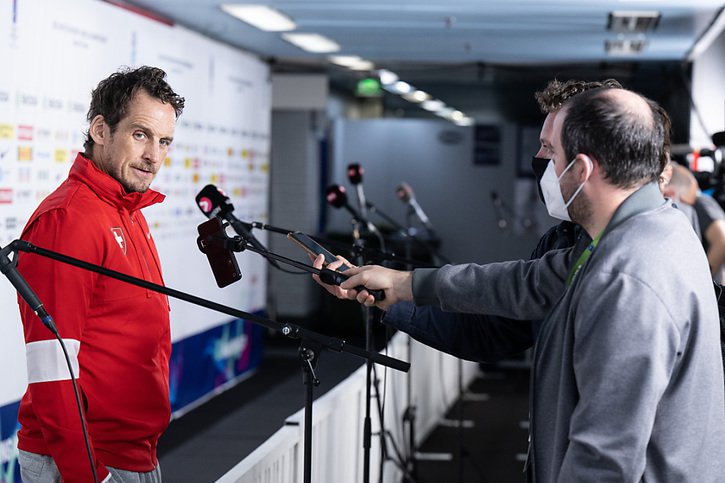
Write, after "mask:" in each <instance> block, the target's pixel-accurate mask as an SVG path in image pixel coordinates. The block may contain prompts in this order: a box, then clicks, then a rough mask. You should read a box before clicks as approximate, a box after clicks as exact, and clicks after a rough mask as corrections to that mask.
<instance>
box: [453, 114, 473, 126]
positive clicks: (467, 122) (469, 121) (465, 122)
mask: <svg viewBox="0 0 725 483" xmlns="http://www.w3.org/2000/svg"><path fill="white" fill-rule="evenodd" d="M453 122H454V123H455V124H456V125H457V126H473V123H474V120H473V118H472V117H467V116H466V117H463V118H461V119H459V120H457V121H453Z"/></svg>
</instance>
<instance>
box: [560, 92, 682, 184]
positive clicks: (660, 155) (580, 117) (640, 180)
mask: <svg viewBox="0 0 725 483" xmlns="http://www.w3.org/2000/svg"><path fill="white" fill-rule="evenodd" d="M616 91H620V92H621V90H620V89H594V90H591V91H587V92H584V93H582V94H580V95H577V96H574V97H573V98H571V99H570V100H569V101H567V103H566V105H565V107H564V109H565V110H566V119H564V124H563V126H562V130H561V141H562V144H563V146H564V151H565V153H566V157H567V160H571V159H574V157H575V156H576V155H577V154H580V153H581V154H586V155H588V156H591V157H592V158H594V159H596V160H597V162H598V163H599V166H600V167H601V169H602V171H603V176H604V178H605V179H607V180H608V181H609V182H610V183H611V184H613V185H615V186H617V187H619V188H623V189H629V188H634V187H637V186H641V185H642V184H645V183H648V182H651V181H657V180H658V179H659V175H660V173H661V172H662V169H663V168H664V166H663V165H662V161H663V159H664V158H665V155H664V149H665V148H664V145H665V138H666V136H665V121H664V119H663V118H662V116H665V118H666V119H667V121H669V117H667V113H666V112H665V111H664V110H663V109H661V108H659V106H658V105H657V103H655V102H654V101H651V100H649V99H647V98H645V97H643V96H641V97H642V99H643V100H644V101H645V102H646V103H647V105H648V107H649V109H645V110H642V112H640V111H638V110H636V109H632V108H631V106H629V105H627V104H626V103H624V102H618V101H617V99H615V97H614V93H615V92H616Z"/></svg>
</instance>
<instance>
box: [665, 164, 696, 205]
mask: <svg viewBox="0 0 725 483" xmlns="http://www.w3.org/2000/svg"><path fill="white" fill-rule="evenodd" d="M697 191H698V187H697V180H696V179H695V175H694V174H692V172H691V171H690V170H689V169H687V168H686V167H684V166H682V165H681V164H677V163H672V176H671V177H670V182H669V183H667V186H665V190H664V194H665V196H667V197H669V198H672V199H674V200H676V201H682V202H683V203H687V204H688V205H692V204H694V203H695V199H696V198H697Z"/></svg>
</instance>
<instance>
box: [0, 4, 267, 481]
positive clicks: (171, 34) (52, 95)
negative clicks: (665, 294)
mask: <svg viewBox="0 0 725 483" xmlns="http://www.w3.org/2000/svg"><path fill="white" fill-rule="evenodd" d="M0 62H1V63H2V67H1V68H0V72H1V73H2V74H1V75H0V245H2V246H5V245H7V244H8V243H9V242H10V241H12V240H14V239H16V238H18V237H19V235H20V232H21V230H22V227H23V226H24V225H25V223H26V222H27V220H28V217H29V216H30V214H31V213H32V211H33V209H34V208H35V207H36V206H37V205H38V203H39V202H40V201H41V200H42V199H43V198H44V197H45V196H47V195H48V194H49V193H50V192H51V191H53V189H55V187H57V186H58V184H59V183H60V182H61V181H62V180H63V179H65V177H66V176H67V173H68V170H69V168H70V166H71V164H72V162H73V159H74V158H75V156H76V154H77V153H78V150H80V149H82V146H83V140H84V134H85V130H86V129H87V121H86V119H85V116H86V112H87V109H88V104H89V102H90V93H91V90H92V89H93V87H94V86H95V85H96V84H97V83H98V81H99V80H100V79H102V78H104V77H106V76H108V75H109V74H110V73H112V72H114V71H116V70H118V68H119V67H121V66H130V67H136V66H139V65H154V66H157V67H161V68H162V69H164V70H165V71H166V72H167V73H168V79H169V83H170V84H171V85H172V87H173V88H174V89H175V90H176V91H177V92H179V93H180V94H181V95H183V96H184V97H185V98H186V109H185V111H184V113H183V115H182V116H181V118H180V119H179V122H178V126H177V129H176V133H175V139H174V143H173V145H172V148H171V150H170V152H169V156H168V158H167V159H166V160H165V161H164V166H163V168H162V169H161V171H160V172H159V175H158V177H157V179H156V181H155V182H154V184H153V185H152V187H153V188H154V189H156V190H158V191H160V192H162V193H164V194H165V195H166V196H167V198H166V201H165V202H164V203H162V204H160V205H156V206H154V207H151V208H148V209H146V210H144V213H145V215H146V217H147V219H148V221H149V224H150V226H151V231H152V234H153V236H154V238H155V241H156V244H157V246H158V250H159V254H160V256H161V261H162V264H163V269H164V279H165V282H166V284H167V285H168V286H169V287H173V288H176V289H178V290H182V291H185V292H190V293H192V294H194V295H197V296H200V297H204V298H208V299H211V300H213V301H216V302H219V303H222V304H226V305H230V306H233V307H235V308H238V309H241V310H244V311H247V312H256V313H259V312H262V311H263V310H264V307H265V300H266V293H265V292H266V279H267V266H266V264H265V263H264V262H263V260H262V259H261V257H260V256H259V255H256V254H253V253H242V254H239V255H238V257H239V265H240V267H241V268H242V271H243V274H244V277H243V278H242V280H241V281H240V282H237V283H236V284H233V285H231V286H229V287H227V288H224V289H219V288H218V287H217V286H216V284H215V282H214V279H213V276H212V274H211V270H210V268H209V266H208V263H207V260H206V257H205V256H204V255H203V254H202V253H200V252H199V250H198V249H197V247H196V233H197V232H196V227H197V225H198V224H200V223H202V222H203V221H204V220H205V218H204V216H203V215H202V213H201V212H200V211H199V209H198V208H197V207H196V204H195V201H194V197H195V195H196V193H198V191H199V190H200V189H201V188H202V187H203V186H205V185H206V184H208V183H213V184H216V185H217V186H219V187H220V188H222V189H223V190H224V191H225V192H226V193H227V194H228V195H229V197H230V198H231V199H232V201H233V202H234V204H235V207H236V211H235V214H236V215H237V216H238V217H239V218H241V219H246V220H257V221H263V222H264V221H267V217H268V213H267V198H268V196H267V193H268V187H269V186H268V185H269V175H268V173H269V149H270V147H269V130H270V116H271V83H270V81H269V75H270V74H269V68H268V66H267V65H266V64H265V63H263V62H261V61H260V60H259V59H257V58H256V57H254V56H252V55H250V54H248V53H245V52H242V51H239V50H236V49H233V48H231V47H228V46H226V45H223V44H220V43H218V42H215V41H212V40H210V39H207V38H205V37H203V36H201V35H199V34H196V33H194V32H191V31H189V30H187V29H185V28H183V27H179V26H173V25H167V24H164V23H161V22H158V21H155V20H152V19H150V18H147V17H144V16H141V15H138V14H136V13H133V12H130V11H127V10H125V9H122V8H119V7H116V6H113V5H111V4H108V3H105V2H101V1H95V0H64V1H63V2H58V1H56V0H2V1H0ZM258 236H259V238H260V239H261V241H262V242H263V243H264V242H266V234H265V233H259V234H258ZM0 306H1V307H2V308H3V310H2V319H1V320H2V322H1V323H0V367H3V377H2V378H0V482H9V481H17V480H18V478H19V476H18V475H17V470H16V455H17V450H16V446H15V444H16V433H17V429H18V428H17V420H16V415H17V403H18V401H19V399H20V397H21V396H22V394H23V392H24V391H25V387H26V384H27V381H26V371H25V349H24V344H23V337H22V326H21V322H20V317H19V315H18V308H17V299H16V294H15V291H14V290H13V288H12V286H11V285H10V283H9V282H8V281H7V280H6V279H5V278H4V277H0ZM51 315H52V314H51ZM171 325H172V327H171V328H172V342H173V344H174V345H173V353H172V361H171V381H170V383H171V390H172V394H171V397H172V407H173V410H174V411H175V414H176V415H178V414H181V413H183V412H184V411H185V410H186V409H188V408H190V407H193V405H195V404H198V403H199V401H202V400H204V399H205V398H207V397H208V396H209V395H210V394H212V393H214V392H217V391H219V390H221V389H223V388H225V387H228V386H229V385H231V384H233V383H234V382H235V381H237V380H238V379H239V378H242V377H245V375H246V374H248V373H249V371H250V370H251V369H253V368H254V367H255V366H256V364H257V363H258V361H259V357H260V354H261V352H260V347H259V344H260V341H261V339H260V333H261V331H260V330H259V329H258V328H256V327H254V326H252V325H250V324H249V323H246V322H244V321H240V320H230V318H229V317H228V316H226V315H223V314H217V313H214V312H211V311H209V310H207V309H203V308H199V307H196V306H193V305H191V304H188V303H186V302H181V301H177V300H173V299H172V300H171Z"/></svg>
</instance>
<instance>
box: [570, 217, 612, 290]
mask: <svg viewBox="0 0 725 483" xmlns="http://www.w3.org/2000/svg"><path fill="white" fill-rule="evenodd" d="M603 233H604V230H602V231H600V232H599V235H597V237H596V238H595V239H594V240H592V242H591V243H590V244H589V246H588V247H586V249H585V250H584V252H583V253H582V254H581V255H579V258H578V259H577V261H576V263H575V264H574V266H573V267H572V269H571V272H569V276H568V277H566V286H567V287H570V286H571V284H572V283H573V282H574V279H575V278H576V276H577V274H578V273H579V270H581V268H582V266H583V265H584V264H585V263H587V260H589V257H591V256H592V252H593V251H594V249H595V248H596V246H597V245H598V244H599V239H600V238H602V234H603Z"/></svg>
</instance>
